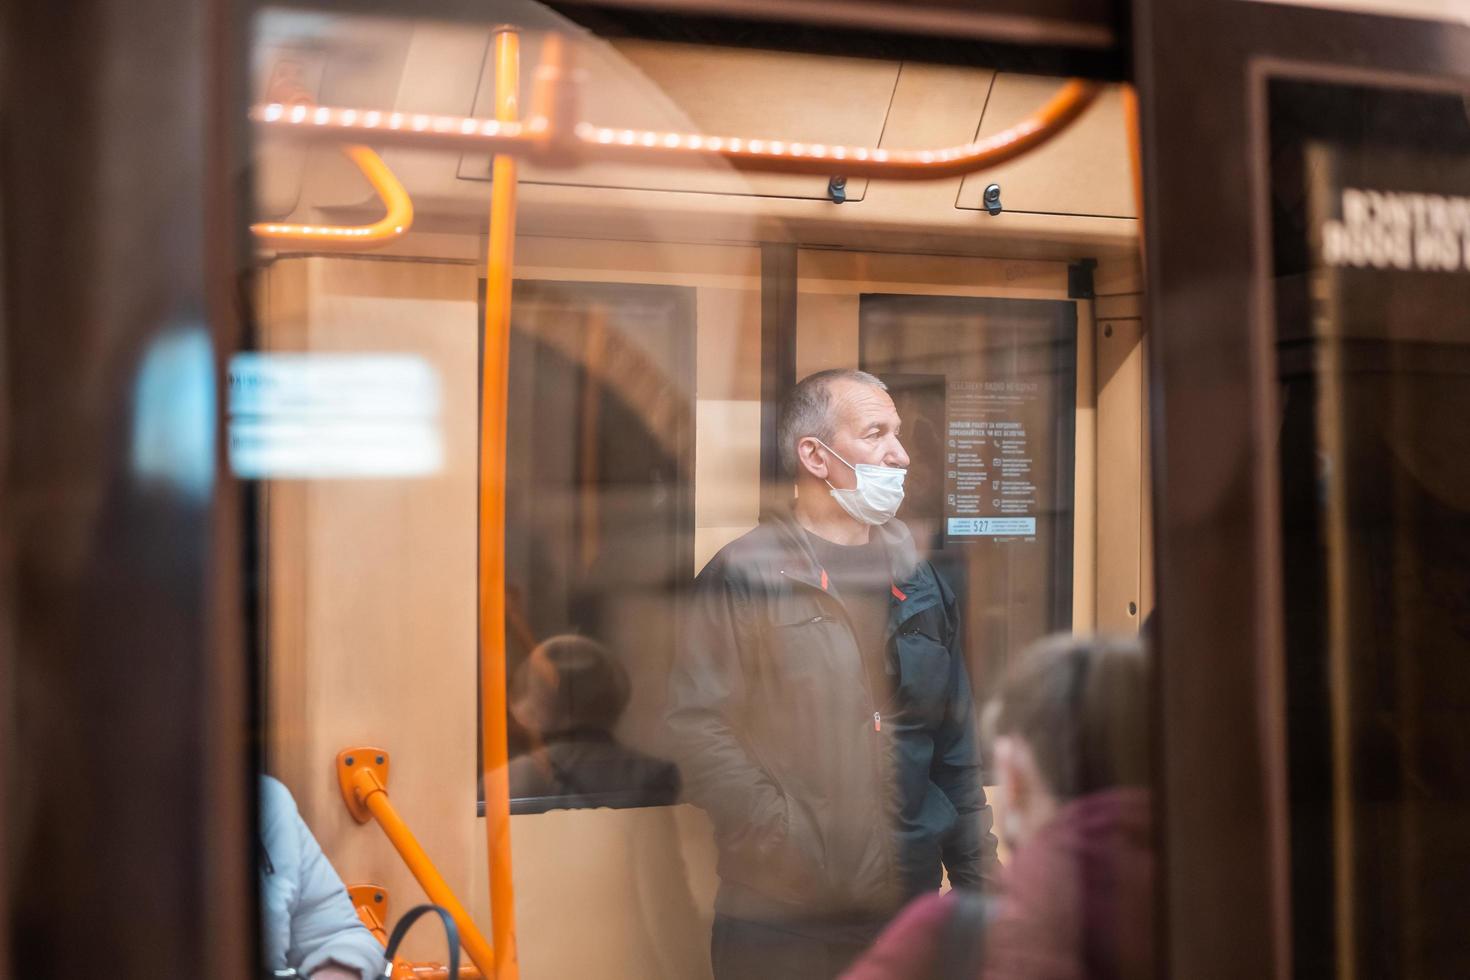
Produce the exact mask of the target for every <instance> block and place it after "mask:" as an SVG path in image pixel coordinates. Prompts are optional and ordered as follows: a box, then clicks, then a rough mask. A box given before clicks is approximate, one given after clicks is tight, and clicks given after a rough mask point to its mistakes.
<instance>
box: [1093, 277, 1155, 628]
mask: <svg viewBox="0 0 1470 980" xmlns="http://www.w3.org/2000/svg"><path fill="white" fill-rule="evenodd" d="M1140 276H1141V274H1140V271H1139V267H1138V263H1137V261H1136V260H1124V261H1117V262H1105V263H1103V264H1102V265H1101V266H1100V267H1099V269H1098V273H1097V276H1096V288H1097V299H1096V301H1095V303H1094V317H1095V321H1096V323H1095V330H1094V343H1095V345H1096V350H1097V359H1096V373H1097V382H1096V387H1097V420H1096V425H1097V455H1098V477H1097V559H1096V570H1097V572H1096V574H1097V591H1096V595H1097V627H1098V628H1099V629H1101V630H1105V631H1109V632H1122V633H1131V632H1135V631H1136V630H1138V628H1139V627H1140V625H1141V624H1142V622H1143V620H1144V618H1145V617H1146V616H1147V615H1148V613H1149V612H1150V611H1151V610H1152V609H1153V545H1152V509H1151V502H1152V498H1151V495H1150V492H1149V487H1150V483H1149V477H1148V411H1147V398H1148V374H1147V364H1148V359H1147V338H1146V331H1145V329H1144V323H1143V316H1142V313H1143V302H1142V300H1143V295H1142V281H1141V278H1140Z"/></svg>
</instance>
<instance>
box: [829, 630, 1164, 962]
mask: <svg viewBox="0 0 1470 980" xmlns="http://www.w3.org/2000/svg"><path fill="white" fill-rule="evenodd" d="M1148 717H1149V709H1148V664H1147V659H1146V656H1145V653H1144V650H1143V648H1142V646H1141V645H1140V644H1139V643H1138V642H1137V641H1135V640H1132V639H1127V640H1124V639H1109V638H1085V637H1072V636H1057V637H1052V638H1050V639H1047V640H1043V641H1041V642H1040V643H1039V644H1037V645H1036V646H1034V647H1032V648H1031V649H1029V650H1028V651H1026V652H1025V653H1023V654H1022V655H1021V657H1020V659H1019V661H1018V663H1017V664H1016V665H1015V667H1014V668H1013V669H1012V670H1011V672H1010V673H1009V674H1008V675H1007V677H1006V679H1005V681H1004V682H1003V684H1002V686H1001V689H1000V692H999V693H998V694H997V695H996V696H995V697H994V698H993V699H992V700H991V702H990V704H989V705H987V707H986V709H985V714H984V716H983V722H982V724H983V727H984V729H985V735H986V741H987V742H988V743H989V744H990V746H991V748H992V752H993V756H994V766H995V769H994V771H995V773H996V775H997V777H998V782H999V784H1000V788H1001V793H1000V799H1001V801H1002V802H1003V803H1004V808H1003V809H1001V808H999V807H998V808H997V809H999V810H1000V816H1001V821H1002V823H1001V829H1002V835H1003V837H1004V838H1005V839H1006V840H1007V842H1008V843H1009V845H1010V847H1011V849H1012V855H1013V856H1012V859H1011V861H1010V862H1009V864H1008V865H1007V867H1006V868H1005V871H1004V873H1003V876H1002V878H1001V885H1000V888H999V889H998V890H997V892H996V893H994V894H988V895H981V894H978V893H975V892H964V891H950V892H948V893H946V894H944V895H929V896H924V897H923V898H920V899H918V900H917V901H915V902H913V903H911V904H910V905H909V906H908V907H907V908H906V909H905V910H904V912H903V913H902V914H901V915H900V916H899V917H898V918H897V919H896V920H894V922H893V923H892V924H891V925H890V926H889V927H888V929H887V930H885V931H884V933H883V934H882V935H881V936H880V937H879V938H878V941H877V943H876V944H875V945H874V946H873V948H872V949H870V950H869V951H868V953H867V954H866V955H865V956H864V957H863V958H862V959H860V960H859V961H858V962H857V963H855V964H854V965H853V967H852V968H851V969H850V970H849V971H848V972H847V973H846V974H845V976H844V980H938V978H946V980H976V978H983V980H1143V978H1151V977H1152V976H1153V975H1154V933H1153V921H1154V916H1153V879H1154V858H1153V846H1152V833H1151V828H1150V809H1151V805H1150V800H1149V789H1148V786H1149V770H1148V763H1149V751H1150V750H1149V733H1148Z"/></svg>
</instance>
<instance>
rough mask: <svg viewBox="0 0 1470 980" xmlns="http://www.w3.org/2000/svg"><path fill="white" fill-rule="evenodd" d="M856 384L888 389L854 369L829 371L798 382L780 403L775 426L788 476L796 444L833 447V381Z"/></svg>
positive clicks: (794, 467) (793, 465) (793, 466)
mask: <svg viewBox="0 0 1470 980" xmlns="http://www.w3.org/2000/svg"><path fill="white" fill-rule="evenodd" d="M834 381H856V382H857V383H858V384H865V385H872V386H873V387H874V388H878V389H881V390H883V391H887V390H888V386H887V385H886V384H884V383H883V382H882V381H879V380H878V379H877V378H876V377H874V376H873V375H871V374H869V373H868V372H866V371H859V370H857V369H856V368H832V369H830V370H827V371H818V372H817V373H816V374H809V375H807V376H806V377H805V378H802V379H801V381H799V382H798V383H797V385H796V387H795V388H792V389H791V392H790V394H788V395H787V396H786V399H785V400H784V401H783V402H781V420H780V421H779V422H778V423H777V424H776V439H777V440H778V442H779V443H780V449H781V467H782V469H784V470H785V471H786V474H787V475H788V476H795V475H796V473H797V464H796V444H797V442H798V441H800V440H802V439H805V438H806V437H807V436H816V437H817V438H818V439H820V440H822V441H823V442H825V443H827V444H828V445H831V444H832V437H833V436H834V435H835V434H836V428H837V427H836V423H835V421H834V420H833V418H832V382H834Z"/></svg>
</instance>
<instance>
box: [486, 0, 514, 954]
mask: <svg viewBox="0 0 1470 980" xmlns="http://www.w3.org/2000/svg"><path fill="white" fill-rule="evenodd" d="M520 74H521V53H520V37H519V35H517V33H516V32H515V30H513V29H512V28H509V27H503V28H501V29H500V30H499V31H497V32H496V34H495V118H496V119H498V120H500V121H501V122H514V121H515V120H516V118H517V116H519V114H520V107H519V105H518V104H517V103H518V101H519V95H520ZM515 234H516V161H515V158H514V157H510V156H504V155H500V156H496V157H495V160H494V165H493V169H492V170H491V184H490V244H489V248H488V250H487V255H486V269H485V339H484V351H485V354H484V359H483V366H482V368H481V370H482V372H483V373H482V376H481V379H480V569H479V572H480V717H481V728H482V731H481V738H482V740H483V741H482V748H483V756H484V779H485V835H486V840H487V844H488V847H487V853H488V855H489V862H490V915H491V935H492V937H493V944H494V947H495V976H496V980H517V978H518V976H519V974H520V970H519V967H518V965H517V957H516V946H515V911H516V910H515V889H514V884H513V880H512V877H511V864H510V779H509V773H508V770H507V768H506V763H507V756H508V754H509V745H508V742H507V737H506V730H505V723H506V722H505V716H506V693H505V435H506V394H507V392H506V387H507V383H508V368H509V363H510V357H509V355H510V298H511V283H512V273H513V268H514V261H515V255H514V251H515Z"/></svg>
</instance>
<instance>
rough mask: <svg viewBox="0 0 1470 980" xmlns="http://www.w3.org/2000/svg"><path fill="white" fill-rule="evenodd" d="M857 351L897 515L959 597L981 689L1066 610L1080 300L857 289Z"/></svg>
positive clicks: (1064, 619) (1065, 616)
mask: <svg viewBox="0 0 1470 980" xmlns="http://www.w3.org/2000/svg"><path fill="white" fill-rule="evenodd" d="M859 309H860V317H859V323H860V330H859V360H858V364H859V366H860V367H861V368H863V369H864V370H866V371H871V372H872V373H874V374H876V375H877V376H878V377H879V378H881V379H882V380H883V382H884V383H885V384H886V385H888V390H889V393H890V394H891V395H892V396H893V401H894V404H895V406H896V407H897V408H898V414H899V417H900V419H901V420H902V423H903V428H902V436H901V438H902V440H903V444H904V448H905V449H906V450H907V451H908V455H909V459H910V464H909V473H908V478H907V480H906V483H905V489H906V493H905V496H904V503H903V506H902V507H901V508H900V509H899V512H898V517H899V519H900V520H902V521H903V522H904V523H905V524H906V525H907V526H908V528H909V530H910V531H911V532H912V533H913V536H914V540H915V541H916V542H917V543H918V546H919V548H920V550H921V552H922V553H924V554H925V555H926V556H927V557H928V558H929V559H930V560H931V561H933V562H934V564H935V567H936V568H937V569H938V570H939V571H940V573H941V574H942V575H943V576H944V577H945V579H946V580H947V581H948V582H949V584H950V587H951V588H953V589H954V591H955V593H956V595H959V596H962V597H963V599H964V603H965V608H964V611H963V613H962V615H963V616H964V617H965V618H966V623H967V629H966V634H967V637H968V640H967V642H968V644H969V646H970V654H971V672H972V677H973V678H974V679H975V683H976V685H977V690H982V689H984V688H985V686H986V685H987V684H988V683H990V682H991V681H992V680H993V679H998V678H999V677H1000V676H1001V675H1002V674H1003V672H1004V668H1005V666H1006V663H1007V658H1008V657H1009V656H1010V655H1011V654H1012V653H1013V652H1017V651H1020V650H1022V649H1024V648H1025V646H1026V644H1027V643H1030V642H1031V641H1033V640H1035V639H1037V638H1038V637H1041V636H1044V635H1046V634H1047V633H1050V632H1054V631H1056V630H1061V629H1067V628H1068V627H1069V626H1070V625H1071V621H1072V506H1073V478H1074V464H1075V459H1074V455H1075V446H1076V439H1075V432H1076V408H1077V406H1076V392H1077V304H1076V303H1074V302H1071V301H1067V300H1035V299H1009V298H1006V299H1001V298H995V297H973V296H914V295H899V294H867V295H864V296H863V297H862V302H861V305H860V308H859Z"/></svg>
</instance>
